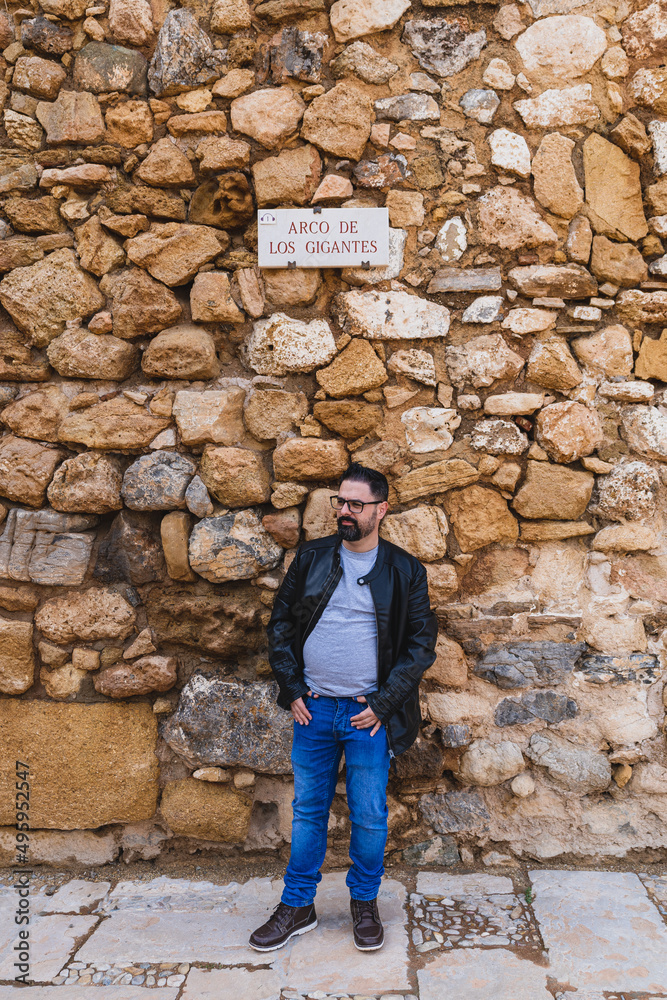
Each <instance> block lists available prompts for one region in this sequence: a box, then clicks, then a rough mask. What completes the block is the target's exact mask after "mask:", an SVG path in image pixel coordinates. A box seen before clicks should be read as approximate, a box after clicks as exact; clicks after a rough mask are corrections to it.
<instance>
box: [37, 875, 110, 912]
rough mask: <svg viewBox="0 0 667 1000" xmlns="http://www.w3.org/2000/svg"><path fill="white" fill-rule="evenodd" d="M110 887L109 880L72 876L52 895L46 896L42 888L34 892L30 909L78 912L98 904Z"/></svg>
mask: <svg viewBox="0 0 667 1000" xmlns="http://www.w3.org/2000/svg"><path fill="white" fill-rule="evenodd" d="M110 888H111V882H90V881H87V880H86V879H82V878H73V879H72V880H71V882H68V883H67V885H62V886H61V887H60V888H59V889H57V890H56V891H55V892H54V894H53V895H52V896H47V895H46V893H45V892H44V890H41V891H40V892H36V893H35V894H34V895H33V897H32V909H33V911H34V912H35V913H37V912H39V913H80V912H81V910H83V909H86V910H87V909H90V908H91V907H97V906H99V905H100V903H101V901H102V900H103V899H104V898H105V896H106V895H107V893H108V892H109V889H110Z"/></svg>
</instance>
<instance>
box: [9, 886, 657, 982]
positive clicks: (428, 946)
mask: <svg viewBox="0 0 667 1000" xmlns="http://www.w3.org/2000/svg"><path fill="white" fill-rule="evenodd" d="M4 876H7V877H4ZM344 878H345V877H344V874H342V873H337V874H330V875H325V876H324V878H323V880H322V883H321V885H320V888H319V891H318V895H317V901H316V906H317V912H318V918H319V925H318V927H317V928H316V929H315V930H314V931H312V932H310V933H309V934H306V935H304V936H302V937H298V938H295V939H294V940H293V941H292V942H290V943H289V944H288V945H287V946H286V947H285V948H283V949H280V950H279V951H276V952H273V953H268V954H260V953H258V952H254V951H252V949H250V948H248V946H247V938H248V935H249V933H250V931H251V930H252V929H253V928H254V927H255V926H257V925H258V924H259V923H262V922H263V920H264V919H265V918H266V916H268V914H269V913H270V912H271V910H272V909H273V907H274V906H275V905H276V903H277V902H278V900H279V898H280V891H281V882H280V880H279V879H271V878H268V877H266V878H250V879H249V880H248V881H246V882H245V883H243V884H241V883H237V882H230V883H226V884H220V885H218V884H216V883H214V882H211V881H190V880H189V879H187V878H172V877H169V876H167V875H162V876H159V877H154V878H151V879H149V880H141V879H140V880H131V879H129V880H120V881H116V882H115V883H114V884H112V883H111V882H100V881H87V880H86V879H84V878H70V879H69V880H66V879H65V880H62V884H61V885H60V887H59V888H57V889H54V888H53V887H48V886H44V885H43V886H42V887H41V888H37V889H35V891H34V892H33V893H32V894H31V897H30V913H31V919H30V925H29V930H30V935H29V952H30V978H31V983H30V985H29V986H25V985H24V984H19V983H17V982H15V980H14V975H15V970H14V962H15V961H17V951H16V949H15V946H16V945H17V943H18V941H19V939H18V937H17V934H18V930H19V928H18V927H17V925H16V924H15V922H14V914H15V911H16V906H17V898H18V897H17V893H16V891H15V888H14V887H13V885H12V883H11V876H10V874H9V873H3V878H2V880H1V881H0V1000H10V998H11V1000H18V998H19V993H18V991H19V990H25V991H26V992H24V993H21V994H20V1000H33V998H34V1000H145V998H146V994H147V993H148V992H149V991H150V994H151V998H152V1000H300V998H303V997H308V998H310V1000H328V998H333V997H336V998H341V997H349V998H354V1000H380V998H381V1000H417V998H419V1000H443V998H449V997H451V998H455V1000H658V998H661V1000H662V998H664V1000H667V877H665V876H663V875H648V874H645V873H642V872H639V873H633V872H627V871H626V872H616V871H579V870H577V871H565V870H540V871H529V872H528V878H529V883H528V884H525V879H523V878H522V879H518V878H517V879H514V878H513V877H509V876H507V875H502V876H500V875H492V874H489V873H488V872H484V873H478V874H467V875H458V874H457V875H452V874H443V873H438V872H419V874H417V875H416V876H415V877H413V878H412V879H411V880H407V879H406V881H410V884H409V885H407V884H405V882H404V881H401V880H399V879H398V878H392V877H390V878H387V879H386V880H385V881H384V883H383V885H382V889H381V892H380V899H379V905H380V911H381V913H382V916H383V920H384V924H385V928H386V940H385V946H384V948H383V949H381V950H380V951H377V952H371V953H367V954H362V953H360V952H358V951H356V949H355V948H354V946H353V944H352V938H351V925H350V914H349V903H348V898H349V897H348V894H347V890H346V887H345V881H344ZM519 883H520V884H519ZM24 940H25V939H24Z"/></svg>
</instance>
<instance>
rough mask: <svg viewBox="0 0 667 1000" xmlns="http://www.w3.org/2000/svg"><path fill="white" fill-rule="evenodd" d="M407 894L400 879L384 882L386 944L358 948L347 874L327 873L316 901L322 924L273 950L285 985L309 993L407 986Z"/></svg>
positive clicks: (380, 901) (382, 903)
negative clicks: (367, 950) (276, 950)
mask: <svg viewBox="0 0 667 1000" xmlns="http://www.w3.org/2000/svg"><path fill="white" fill-rule="evenodd" d="M405 898H406V890H405V887H404V886H403V884H402V883H401V882H398V881H397V880H395V879H386V880H385V881H384V882H383V883H382V886H381V887H380V892H379V893H378V909H379V911H380V915H381V917H382V923H383V924H384V932H385V943H384V947H383V948H382V949H380V950H379V951H369V952H360V951H357V949H356V948H355V947H354V943H353V939H352V917H351V914H350V891H349V889H348V888H347V886H346V885H345V873H344V872H338V873H336V874H333V875H325V876H324V877H323V879H322V882H321V883H320V885H319V886H318V891H317V898H316V900H315V908H316V911H317V918H318V926H317V927H316V928H315V930H314V931H309V932H308V934H304V935H302V936H301V937H298V938H295V939H293V941H291V942H290V943H289V944H288V945H287V946H286V947H285V949H281V951H279V952H275V953H273V954H274V955H276V958H275V959H274V960H273V969H274V971H275V972H276V974H277V975H278V978H279V979H280V980H281V982H282V983H283V986H287V985H289V986H291V987H294V988H295V989H297V990H308V991H309V992H310V991H314V990H321V991H322V992H324V993H337V992H338V993H355V994H368V993H371V994H375V993H390V992H392V991H395V990H409V989H410V982H409V979H408V965H409V961H408V935H407V929H406V925H405V921H406V915H405V911H404V908H403V907H404V903H405ZM277 901H278V900H277V898H276V902H277ZM264 960H265V961H266V956H265V959H264Z"/></svg>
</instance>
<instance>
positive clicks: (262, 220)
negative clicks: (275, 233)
mask: <svg viewBox="0 0 667 1000" xmlns="http://www.w3.org/2000/svg"><path fill="white" fill-rule="evenodd" d="M277 221H278V220H277V219H276V216H275V214H274V213H273V212H260V213H259V224H260V226H275V224H276V222H277Z"/></svg>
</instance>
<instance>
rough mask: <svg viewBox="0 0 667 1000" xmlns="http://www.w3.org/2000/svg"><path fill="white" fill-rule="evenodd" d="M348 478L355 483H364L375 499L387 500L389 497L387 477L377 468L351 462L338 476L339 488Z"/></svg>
mask: <svg viewBox="0 0 667 1000" xmlns="http://www.w3.org/2000/svg"><path fill="white" fill-rule="evenodd" d="M348 479H351V480H352V481H353V482H355V483H366V484H367V486H369V487H370V491H371V493H372V494H373V496H374V497H375V499H376V500H387V499H388V497H389V483H388V482H387V477H386V476H383V474H382V473H381V472H378V471H377V469H369V468H367V467H366V466H365V465H362V464H361V463H360V462H352V464H351V465H349V466H348V467H347V469H346V470H345V472H344V473H343V475H342V476H341V477H340V481H339V483H338V488H339V489H340V487H341V486H342V484H343V483H345V482H347V480H348Z"/></svg>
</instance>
